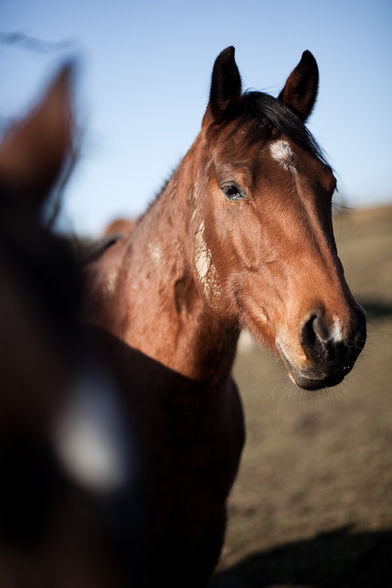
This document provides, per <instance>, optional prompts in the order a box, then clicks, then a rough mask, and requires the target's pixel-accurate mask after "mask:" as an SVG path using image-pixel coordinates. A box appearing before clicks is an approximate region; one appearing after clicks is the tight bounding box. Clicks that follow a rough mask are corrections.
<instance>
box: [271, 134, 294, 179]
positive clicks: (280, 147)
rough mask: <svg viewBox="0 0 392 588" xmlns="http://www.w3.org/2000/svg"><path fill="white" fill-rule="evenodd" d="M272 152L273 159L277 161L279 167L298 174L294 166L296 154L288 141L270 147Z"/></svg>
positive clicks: (280, 141) (275, 143)
mask: <svg viewBox="0 0 392 588" xmlns="http://www.w3.org/2000/svg"><path fill="white" fill-rule="evenodd" d="M270 151H271V155H272V157H273V159H275V161H277V162H278V163H279V165H281V166H282V167H284V168H285V169H288V170H292V171H294V172H295V173H296V172H297V170H296V168H295V165H294V160H295V153H294V151H293V150H292V149H291V147H290V145H289V144H288V142H287V141H284V140H283V139H279V140H278V141H275V142H274V143H272V145H270Z"/></svg>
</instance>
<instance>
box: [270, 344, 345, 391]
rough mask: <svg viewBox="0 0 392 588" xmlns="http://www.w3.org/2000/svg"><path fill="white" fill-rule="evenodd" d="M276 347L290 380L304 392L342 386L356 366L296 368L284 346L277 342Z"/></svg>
mask: <svg viewBox="0 0 392 588" xmlns="http://www.w3.org/2000/svg"><path fill="white" fill-rule="evenodd" d="M276 345H277V348H278V351H279V354H280V357H281V358H282V361H283V364H284V366H285V368H286V370H287V371H288V375H289V378H290V380H291V381H292V382H293V384H295V385H296V386H298V387H299V388H302V389H304V390H321V389H323V388H331V387H332V386H337V385H338V384H340V383H341V382H342V381H343V379H344V378H345V376H346V375H347V374H348V373H349V372H350V371H351V369H352V367H353V365H354V364H352V365H351V364H343V365H339V364H337V365H331V364H329V365H328V367H326V366H325V367H324V366H322V365H320V366H318V365H313V366H309V367H306V368H298V367H296V366H295V365H294V364H293V363H292V362H291V361H290V359H289V357H288V355H287V353H286V351H285V349H284V347H283V346H282V344H281V343H280V342H279V341H278V340H276Z"/></svg>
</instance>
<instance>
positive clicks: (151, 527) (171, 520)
mask: <svg viewBox="0 0 392 588" xmlns="http://www.w3.org/2000/svg"><path fill="white" fill-rule="evenodd" d="M317 89H318V68H317V64H316V61H315V59H314V57H313V56H312V55H311V53H310V52H309V51H305V52H304V53H303V55H302V59H301V61H300V63H299V64H298V65H297V67H296V68H295V69H294V71H293V72H292V73H291V75H290V76H289V78H288V80H287V82H286V84H285V86H284V88H283V90H282V91H281V93H280V94H279V97H278V98H277V99H275V98H272V97H271V96H269V95H266V94H264V93H260V92H248V93H244V94H243V93H242V92H241V80H240V75H239V72H238V69H237V66H236V63H235V60H234V49H233V48H232V47H229V48H227V49H225V50H224V51H223V52H222V53H221V54H220V55H219V56H218V58H217V59H216V62H215V65H214V69H213V74H212V84H211V91H210V99H209V103H208V106H207V110H206V113H205V115H204V118H203V123H202V128H201V131H200V133H199V135H198V136H197V138H196V140H195V142H194V143H193V145H192V146H191V148H190V149H189V151H188V153H187V154H186V156H185V157H184V159H183V161H182V162H181V163H180V165H179V167H178V168H177V170H176V171H175V172H174V174H173V176H172V178H171V179H170V181H169V182H168V183H167V185H166V186H165V187H164V189H163V190H162V192H161V193H160V195H159V196H158V198H157V199H156V200H155V202H154V203H153V204H152V205H151V206H150V208H149V209H148V211H147V212H146V213H145V214H144V215H143V216H142V217H141V218H140V219H139V220H138V221H137V223H136V224H135V226H134V228H133V229H132V231H131V232H130V233H128V235H127V236H125V237H124V238H123V239H121V240H118V241H117V242H116V243H115V244H113V245H112V246H111V247H109V248H108V249H107V250H106V251H105V253H104V254H103V255H101V256H100V257H99V259H95V260H94V261H92V262H91V263H90V264H89V265H88V266H87V268H86V284H87V294H86V314H87V317H88V319H89V320H90V321H91V322H92V323H94V324H95V325H96V326H98V327H100V328H101V329H103V330H104V331H106V332H108V333H110V335H111V339H110V337H109V336H108V337H109V339H110V340H109V341H108V348H110V347H111V346H113V347H116V346H117V347H119V348H121V352H120V349H119V350H118V352H116V353H117V357H120V355H121V356H122V359H121V362H122V364H123V367H122V369H123V372H124V373H126V372H127V371H128V373H131V372H132V370H134V372H133V373H134V375H135V378H134V386H133V388H132V387H130V389H129V398H130V400H129V403H130V406H133V414H134V418H135V423H137V422H138V423H139V425H136V427H135V430H137V429H138V427H139V429H140V431H141V432H140V434H139V437H138V436H137V439H138V440H137V443H139V455H140V462H141V464H140V473H141V475H140V480H141V482H140V483H141V488H143V489H144V490H143V491H144V492H145V494H146V495H148V498H146V499H145V501H144V502H143V508H144V514H143V516H144V517H145V520H146V524H145V526H144V528H145V545H146V546H147V554H148V555H147V556H146V555H145V563H144V570H143V572H141V574H142V577H143V582H145V584H144V583H143V585H154V586H155V585H158V584H159V582H160V581H161V582H163V579H165V578H166V579H167V581H168V582H169V584H170V585H171V586H189V587H191V586H195V587H197V586H204V585H206V583H207V582H208V578H209V577H210V575H211V573H212V570H213V567H214V565H215V563H216V561H217V559H218V557H219V553H220V549H221V545H222V541H223V534H224V527H225V501H226V498H227V495H228V493H229V490H230V487H231V484H232V482H233V480H234V478H235V475H236V471H237V468H238V464H239V459H240V454H241V450H242V445H243V439H244V425H243V416H242V411H241V404H240V401H239V397H238V394H237V391H236V388H235V385H234V383H233V381H232V379H231V368H232V365H233V360H234V356H235V351H236V344H237V340H238V335H239V332H240V330H241V328H242V327H246V328H248V329H249V330H250V331H251V333H252V334H253V336H254V337H255V338H256V339H257V340H258V341H260V342H261V343H263V344H265V345H267V346H268V347H269V348H270V349H271V350H272V351H273V352H275V353H276V354H278V355H279V356H280V357H281V359H282V361H283V363H284V365H285V367H286V369H287V371H288V374H289V376H290V378H291V379H292V380H293V382H295V383H296V384H297V385H298V386H300V387H302V388H306V389H310V390H313V389H318V388H325V387H327V386H333V385H336V384H338V383H339V382H341V381H342V380H343V378H344V376H345V375H346V374H347V373H348V372H349V371H350V370H351V368H352V367H353V365H354V362H355V360H356V358H357V356H358V354H359V353H360V351H361V349H362V347H363V345H364V342H365V338H366V329H365V318H364V313H363V311H362V309H361V308H360V307H359V306H358V305H357V304H356V303H355V301H354V299H353V297H352V295H351V293H350V290H349V287H348V285H347V283H346V281H345V279H344V274H343V268H342V265H341V262H340V260H339V258H338V255H337V250H336V245H335V241H334V236H333V229H332V220H331V199H332V195H333V192H334V190H335V186H336V181H335V178H334V176H333V173H332V170H331V167H330V166H329V165H328V164H327V162H326V160H325V158H324V156H323V154H322V152H321V150H320V148H319V147H318V146H317V144H316V142H315V140H314V139H313V137H312V135H311V134H310V132H309V131H308V130H307V128H306V127H305V125H304V122H305V121H306V119H307V118H308V116H309V114H310V113H311V111H312V108H313V106H314V103H315V100H316V95H317ZM110 341H111V342H110ZM142 365H143V368H142V367H141V366H142ZM143 370H144V371H143ZM146 370H147V371H148V373H146ZM160 378H162V380H160ZM138 419H139V421H138ZM143 491H142V493H143ZM141 510H142V506H141ZM153 562H154V563H155V565H150V563H151V564H153ZM141 583H142V582H141Z"/></svg>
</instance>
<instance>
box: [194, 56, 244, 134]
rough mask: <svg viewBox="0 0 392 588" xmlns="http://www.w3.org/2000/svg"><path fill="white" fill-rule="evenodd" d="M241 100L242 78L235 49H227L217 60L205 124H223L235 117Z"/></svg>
mask: <svg viewBox="0 0 392 588" xmlns="http://www.w3.org/2000/svg"><path fill="white" fill-rule="evenodd" d="M240 98H241V77H240V72H239V71H238V67H237V64H236V62H235V59H234V47H227V48H226V49H224V50H223V51H222V53H220V54H219V55H218V57H217V58H216V60H215V64H214V69H213V72H212V81H211V90H210V100H209V103H208V107H207V111H206V114H205V117H204V120H203V124H210V123H211V122H218V123H219V122H223V121H224V120H229V119H230V118H232V117H234V116H235V115H236V114H237V112H238V110H239V104H240Z"/></svg>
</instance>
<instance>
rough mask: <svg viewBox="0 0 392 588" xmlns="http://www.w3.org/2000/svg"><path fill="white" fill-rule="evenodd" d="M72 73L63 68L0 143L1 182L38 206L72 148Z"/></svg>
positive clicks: (69, 66) (67, 68)
mask: <svg viewBox="0 0 392 588" xmlns="http://www.w3.org/2000/svg"><path fill="white" fill-rule="evenodd" d="M72 73H73V67H72V65H71V64H67V65H65V66H64V67H63V69H62V70H61V71H60V73H59V74H58V75H57V77H56V78H55V79H54V81H53V82H52V84H51V85H50V87H49V89H48V90H47V92H46V94H45V96H44V97H43V99H42V100H41V101H40V102H39V104H38V105H37V106H36V107H35V108H34V109H33V110H32V111H31V112H30V113H29V114H28V115H27V116H26V117H25V118H24V119H23V120H21V121H19V122H18V123H16V124H15V125H13V126H12V127H11V128H10V129H8V131H6V133H5V135H4V137H3V140H2V141H1V143H0V182H1V183H2V185H4V186H5V187H7V188H8V189H10V190H11V191H12V192H15V193H17V194H18V193H21V194H24V195H25V196H28V197H30V200H31V203H35V204H36V205H37V206H40V205H41V203H42V201H43V200H44V198H45V196H46V195H47V194H48V193H49V191H50V190H51V188H52V187H53V185H54V183H55V182H56V180H57V179H58V176H59V174H60V171H61V169H62V166H63V164H64V162H65V159H66V157H67V156H68V155H69V151H70V149H71V143H72V129H73V121H72V113H71V78H72Z"/></svg>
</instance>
